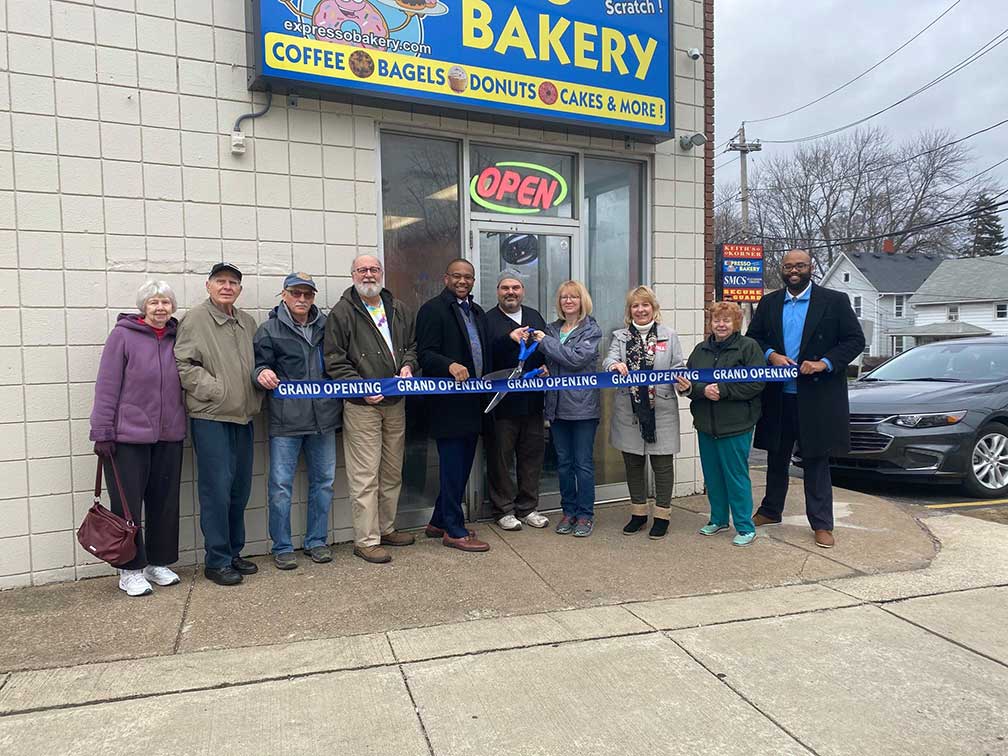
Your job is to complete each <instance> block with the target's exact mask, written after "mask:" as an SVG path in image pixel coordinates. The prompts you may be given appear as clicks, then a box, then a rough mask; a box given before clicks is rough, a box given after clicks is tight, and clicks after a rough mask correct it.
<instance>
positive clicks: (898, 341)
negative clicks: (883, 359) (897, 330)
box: [892, 336, 906, 355]
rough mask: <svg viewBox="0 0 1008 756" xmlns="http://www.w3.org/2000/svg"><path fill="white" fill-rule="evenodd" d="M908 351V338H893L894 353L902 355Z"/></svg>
mask: <svg viewBox="0 0 1008 756" xmlns="http://www.w3.org/2000/svg"><path fill="white" fill-rule="evenodd" d="M905 349H906V336H893V340H892V353H893V354H894V355H895V354H901V353H902V352H903V350H905Z"/></svg>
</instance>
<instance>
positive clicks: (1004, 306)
mask: <svg viewBox="0 0 1008 756" xmlns="http://www.w3.org/2000/svg"><path fill="white" fill-rule="evenodd" d="M994 317H995V318H998V319H999V320H1003V319H1004V318H1008V302H998V303H997V304H996V305H994Z"/></svg>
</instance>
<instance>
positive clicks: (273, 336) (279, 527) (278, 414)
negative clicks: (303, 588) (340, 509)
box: [252, 273, 343, 570]
mask: <svg viewBox="0 0 1008 756" xmlns="http://www.w3.org/2000/svg"><path fill="white" fill-rule="evenodd" d="M317 292H318V287H317V286H316V285H315V281H314V280H312V277H311V276H310V275H308V274H307V273H291V274H290V275H289V276H287V277H286V278H285V279H284V285H283V291H282V292H281V293H280V296H281V298H282V300H283V301H282V302H281V303H280V304H279V305H277V306H276V307H274V308H273V310H272V311H271V312H270V315H269V318H268V319H267V320H266V322H265V323H263V324H262V325H261V326H259V329H258V330H257V331H256V334H255V339H254V340H253V342H252V345H253V348H254V350H255V367H254V368H253V370H252V380H253V381H255V382H256V383H257V384H258V385H259V386H261V387H262V388H264V389H266V390H272V389H275V388H276V387H277V386H278V385H280V382H281V381H298V380H325V379H326V377H327V376H326V374H325V370H324V366H323V364H324V363H323V357H322V340H323V337H324V336H325V322H326V319H325V317H324V316H323V315H322V313H321V312H320V311H319V308H318V307H317V306H316V305H315V295H316V294H317ZM269 415H270V425H269V447H270V468H269V492H268V501H269V532H270V538H271V539H272V541H273V561H274V563H275V564H276V566H277V567H278V568H279V569H281V570H293V569H295V568H296V567H297V566H298V563H297V558H296V557H295V556H294V545H293V543H292V542H291V541H292V536H291V519H290V513H291V493H292V491H293V488H294V473H295V471H296V470H297V463H298V458H299V457H300V456H301V453H302V452H304V456H305V464H306V466H307V468H308V512H307V520H306V523H305V534H304V542H303V546H304V552H305V554H307V555H308V556H309V557H310V558H311V560H312V561H313V562H318V563H323V562H331V561H332V552H331V551H330V549H329V546H328V545H327V543H326V542H327V541H328V536H329V508H330V506H331V505H332V498H333V477H334V475H335V471H336V431H338V430H340V429H341V428H342V425H343V423H342V420H343V400H341V399H276V398H274V397H272V396H271V397H270V398H269Z"/></svg>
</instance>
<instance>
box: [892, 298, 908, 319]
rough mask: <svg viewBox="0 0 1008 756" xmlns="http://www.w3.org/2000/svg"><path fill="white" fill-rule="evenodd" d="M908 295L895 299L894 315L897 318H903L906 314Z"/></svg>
mask: <svg viewBox="0 0 1008 756" xmlns="http://www.w3.org/2000/svg"><path fill="white" fill-rule="evenodd" d="M906 300H907V298H906V295H905V294H897V295H896V296H895V297H894V298H893V315H895V316H896V317H897V318H902V317H903V316H904V315H905V314H906Z"/></svg>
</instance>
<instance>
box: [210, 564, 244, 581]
mask: <svg viewBox="0 0 1008 756" xmlns="http://www.w3.org/2000/svg"><path fill="white" fill-rule="evenodd" d="M203 574H204V575H206V578H207V580H211V581H213V582H214V583H217V585H238V583H240V582H241V581H242V576H241V573H240V572H238V571H237V570H236V569H234V568H233V567H219V568H218V567H207V568H206V569H204V570H203Z"/></svg>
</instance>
